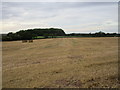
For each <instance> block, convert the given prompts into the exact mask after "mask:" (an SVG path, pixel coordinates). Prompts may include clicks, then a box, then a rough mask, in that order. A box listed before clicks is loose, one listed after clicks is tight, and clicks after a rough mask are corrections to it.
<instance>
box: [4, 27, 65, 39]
mask: <svg viewBox="0 0 120 90" xmlns="http://www.w3.org/2000/svg"><path fill="white" fill-rule="evenodd" d="M65 35H66V34H65V32H64V31H63V30H62V29H59V28H46V29H41V28H37V29H28V30H20V31H18V32H16V33H13V32H9V33H8V34H7V35H6V36H3V37H2V41H14V40H31V39H33V38H34V37H37V36H44V38H48V36H52V37H53V36H65Z"/></svg>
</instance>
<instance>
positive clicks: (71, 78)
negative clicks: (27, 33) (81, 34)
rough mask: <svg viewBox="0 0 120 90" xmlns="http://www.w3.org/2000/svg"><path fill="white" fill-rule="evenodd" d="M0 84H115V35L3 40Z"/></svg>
mask: <svg viewBox="0 0 120 90" xmlns="http://www.w3.org/2000/svg"><path fill="white" fill-rule="evenodd" d="M2 51H3V63H2V65H3V87H6V88H28V87H29V88H35V87H36V88H41V87H57V88H58V87H65V88H70V87H72V88H78V87H85V88H91V87H118V86H119V82H118V79H117V77H118V76H117V75H118V38H116V37H113V38H108V37H106V38H54V39H39V40H34V42H33V43H22V42H21V41H13V42H3V49H2Z"/></svg>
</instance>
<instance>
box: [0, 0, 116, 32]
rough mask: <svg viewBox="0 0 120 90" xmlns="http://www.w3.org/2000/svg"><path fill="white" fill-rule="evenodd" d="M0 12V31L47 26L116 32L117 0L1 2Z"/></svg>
mask: <svg viewBox="0 0 120 90" xmlns="http://www.w3.org/2000/svg"><path fill="white" fill-rule="evenodd" d="M2 14H3V17H2V20H3V25H2V26H3V29H2V33H8V32H16V31H19V30H25V29H32V28H51V27H52V28H61V29H63V30H64V31H65V32H66V33H72V32H80V33H88V32H97V31H104V32H118V3H117V2H84V3H83V2H56V3H55V2H36V3H35V2H3V3H2ZM2 26H0V27H2Z"/></svg>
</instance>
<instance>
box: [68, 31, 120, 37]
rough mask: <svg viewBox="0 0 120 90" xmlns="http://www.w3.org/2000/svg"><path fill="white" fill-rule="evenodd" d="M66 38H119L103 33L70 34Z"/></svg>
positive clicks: (115, 35)
mask: <svg viewBox="0 0 120 90" xmlns="http://www.w3.org/2000/svg"><path fill="white" fill-rule="evenodd" d="M67 36H78V37H119V36H120V34H118V33H104V32H102V31H99V32H96V33H70V34H67Z"/></svg>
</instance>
